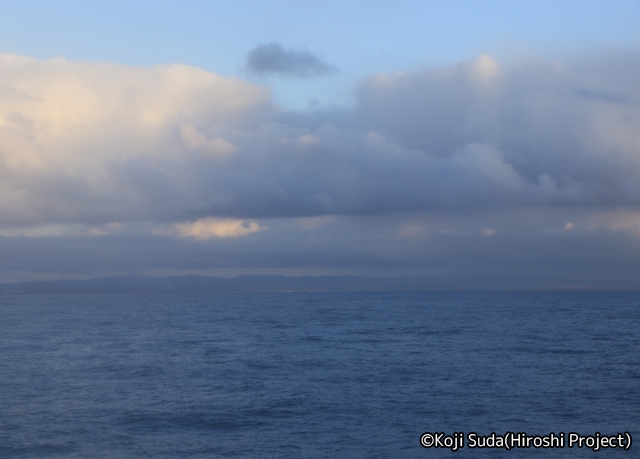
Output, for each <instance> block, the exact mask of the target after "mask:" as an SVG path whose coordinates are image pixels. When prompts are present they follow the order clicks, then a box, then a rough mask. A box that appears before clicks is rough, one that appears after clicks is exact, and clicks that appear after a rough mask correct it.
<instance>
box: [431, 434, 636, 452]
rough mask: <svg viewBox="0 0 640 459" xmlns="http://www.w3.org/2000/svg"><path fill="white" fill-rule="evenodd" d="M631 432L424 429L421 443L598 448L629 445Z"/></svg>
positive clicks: (456, 446) (456, 447) (434, 445)
mask: <svg viewBox="0 0 640 459" xmlns="http://www.w3.org/2000/svg"><path fill="white" fill-rule="evenodd" d="M631 443H632V439H631V434H630V433H629V432H624V433H617V434H615V435H603V434H601V433H600V432H596V433H595V434H593V435H582V434H579V433H577V432H569V433H568V434H566V435H565V433H564V432H560V433H557V434H556V433H554V432H551V433H549V434H548V435H529V434H527V433H526V432H517V433H516V432H507V433H505V434H504V435H499V434H497V433H495V432H491V433H490V434H489V435H479V434H477V433H476V432H469V433H468V434H466V435H465V434H464V432H454V433H453V434H451V435H447V434H445V433H444V432H425V433H423V434H422V435H421V436H420V444H421V445H422V446H423V447H425V448H443V449H450V450H451V451H457V450H459V449H462V448H471V449H474V448H477V449H482V448H499V449H507V450H511V449H517V448H536V449H539V448H543V449H547V448H567V447H568V448H587V449H591V450H593V451H600V450H601V449H609V448H611V449H624V450H628V449H629V448H631Z"/></svg>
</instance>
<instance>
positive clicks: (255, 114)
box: [0, 55, 640, 226]
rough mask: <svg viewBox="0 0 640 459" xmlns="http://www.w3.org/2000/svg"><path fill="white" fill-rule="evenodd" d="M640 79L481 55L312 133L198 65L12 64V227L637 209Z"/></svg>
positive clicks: (387, 92)
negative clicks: (506, 62)
mask: <svg viewBox="0 0 640 459" xmlns="http://www.w3.org/2000/svg"><path fill="white" fill-rule="evenodd" d="M639 69H640V58H639V56H637V55H625V56H614V57H610V56H606V57H594V58H591V60H588V59H585V60H576V61H566V62H560V63H558V62H533V63H529V64H527V65H524V66H522V67H518V68H514V69H503V68H501V67H500V66H499V65H498V64H497V63H496V62H495V61H494V60H492V59H491V58H490V57H488V56H481V57H480V58H478V59H477V60H475V61H472V62H467V63H462V64H460V65H458V66H454V67H449V68H443V69H435V70H430V71H424V72H418V73H414V74H405V75H377V76H374V77H372V78H370V79H368V80H366V81H364V82H363V83H362V85H361V87H360V89H359V93H358V104H357V106H356V108H354V109H345V110H343V111H342V112H341V113H338V114H336V113H335V112H327V113H326V114H324V115H322V116H324V119H323V121H322V122H320V123H315V124H314V123H307V122H306V120H305V118H304V115H302V114H298V115H296V114H295V113H294V114H293V115H292V114H289V119H288V120H287V119H285V118H283V117H282V116H281V115H280V113H281V111H278V110H275V109H273V107H272V106H271V102H270V94H269V91H268V90H266V89H264V88H262V87H260V86H256V85H252V84H249V83H246V82H243V81H240V80H237V79H232V78H224V77H220V76H218V75H215V74H212V73H209V72H206V71H204V70H201V69H197V68H193V67H187V66H182V65H172V66H157V67H152V68H137V67H126V66H118V65H113V64H100V63H77V62H68V61H64V60H51V61H36V60H32V59H26V58H18V57H15V56H5V57H4V58H3V59H0V100H1V101H2V104H0V188H1V189H2V193H1V194H0V224H12V225H28V224H48V223H60V224H87V225H94V226H95V225H99V224H106V223H109V222H140V221H149V222H157V223H162V224H174V223H183V222H192V223H193V222H196V221H198V220H201V219H205V218H218V219H221V218H222V219H224V218H232V219H236V220H251V219H261V218H291V217H314V216H323V215H353V216H361V215H384V214H390V213H397V212H423V211H433V210H436V209H449V210H451V211H456V212H466V211H467V210H468V209H471V208H474V209H503V210H505V211H506V210H509V209H517V208H520V207H523V206H525V207H527V206H575V205H581V206H585V205H587V206H602V205H631V206H635V205H637V204H640V129H638V127H639V126H640V105H639V103H638V101H640V90H639V89H638V86H637V84H636V82H635V81H636V80H635V79H634V78H631V77H630V75H637V74H638V71H639ZM634 72H635V73H634ZM592 93H597V94H609V93H611V94H616V95H617V96H616V97H615V98H612V97H609V98H607V97H597V98H594V97H591V96H585V94H592ZM296 117H297V118H296ZM465 209H466V210H465Z"/></svg>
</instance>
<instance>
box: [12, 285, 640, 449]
mask: <svg viewBox="0 0 640 459" xmlns="http://www.w3.org/2000/svg"><path fill="white" fill-rule="evenodd" d="M639 325H640V294H638V293H566V292H564V293H396V294H394V293H385V294H374V293H363V294H355V293H354V294H349V293H343V294H331V293H308V294H302V293H289V294H287V293H282V294H247V295H244V294H219V295H214V294H211V295H166V296H162V295H115V294H114V295H51V296H46V295H22V296H21V295H15V296H13V295H9V296H2V297H0V457H2V458H40V457H43V458H223V457H233V458H514V459H515V458H524V457H558V458H560V457H561V458H569V457H570V458H583V457H584V458H587V457H589V458H591V457H593V458H596V457H624V458H629V459H631V458H633V457H640V454H639V453H638V452H639V451H640V333H639V332H640V327H639ZM423 432H444V433H447V434H452V433H453V432H463V433H464V434H465V435H467V434H468V433H470V432H476V433H478V434H479V435H489V434H491V433H492V432H495V433H496V434H498V435H503V434H504V433H506V432H525V433H526V434H527V435H540V436H541V435H548V434H549V433H550V432H554V433H556V434H558V433H560V432H563V433H565V435H566V434H567V433H568V432H577V433H579V434H581V435H585V436H588V435H595V433H596V432H600V433H601V434H603V435H605V434H606V435H614V434H618V433H619V432H629V433H630V435H631V436H632V438H633V439H634V440H635V442H637V443H636V444H635V445H632V447H631V449H630V450H628V451H625V450H621V449H603V450H600V451H597V452H594V451H592V450H591V449H588V448H586V447H583V448H581V449H580V448H576V447H574V448H572V449H569V448H568V447H566V446H565V447H564V448H556V449H542V448H540V449H536V448H533V447H532V448H529V449H512V450H510V451H507V450H505V449H488V448H484V449H469V448H468V446H465V448H462V449H460V450H458V451H456V452H452V451H450V450H448V449H442V448H430V449H425V448H423V447H422V446H421V445H420V436H421V434H422V433H423Z"/></svg>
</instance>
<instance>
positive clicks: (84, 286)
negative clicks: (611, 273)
mask: <svg viewBox="0 0 640 459" xmlns="http://www.w3.org/2000/svg"><path fill="white" fill-rule="evenodd" d="M540 290H567V291H569V290H585V291H589V290H640V282H604V281H589V280H575V279H564V278H546V277H531V278H525V277H513V276H494V275H461V276H424V277H408V276H406V277H366V276H300V277H294V276H239V277H235V278H231V279H227V278H222V277H208V276H178V277H138V276H118V277H98V278H94V279H86V280H54V281H28V282H16V283H3V284H0V294H9V293H43V294H52V293H234V292H235V293H250V292H256V293H257V292H289V291H291V292H436V291H540Z"/></svg>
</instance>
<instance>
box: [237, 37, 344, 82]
mask: <svg viewBox="0 0 640 459" xmlns="http://www.w3.org/2000/svg"><path fill="white" fill-rule="evenodd" d="M246 69H247V70H249V71H250V72H252V73H254V74H257V75H268V74H278V75H284V76H290V77H296V78H310V77H318V76H323V75H327V74H330V73H333V72H335V71H336V70H337V69H336V68H335V67H334V66H332V65H330V64H327V63H326V62H324V61H323V60H322V59H320V58H319V57H318V56H316V55H315V54H313V53H312V52H311V51H309V50H308V49H306V48H302V49H285V48H284V47H283V46H282V45H281V44H280V43H276V42H273V43H268V44H266V45H258V46H256V47H255V48H254V49H252V50H251V51H249V53H248V54H247V62H246Z"/></svg>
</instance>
